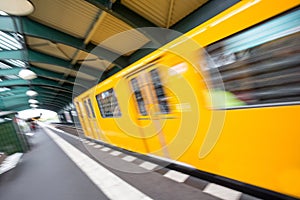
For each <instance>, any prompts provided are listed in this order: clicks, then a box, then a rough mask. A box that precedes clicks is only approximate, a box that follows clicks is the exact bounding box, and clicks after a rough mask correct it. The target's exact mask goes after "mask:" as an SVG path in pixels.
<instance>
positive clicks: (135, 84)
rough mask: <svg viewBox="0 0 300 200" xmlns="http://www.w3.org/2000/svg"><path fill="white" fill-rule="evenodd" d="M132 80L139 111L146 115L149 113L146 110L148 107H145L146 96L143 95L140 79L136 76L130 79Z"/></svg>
mask: <svg viewBox="0 0 300 200" xmlns="http://www.w3.org/2000/svg"><path fill="white" fill-rule="evenodd" d="M130 82H131V86H132V89H133V91H134V96H135V100H136V102H137V104H138V109H139V112H140V114H141V115H142V116H146V115H147V110H146V107H145V101H144V98H143V96H142V92H141V89H140V87H139V84H138V81H137V79H136V78H133V79H131V80H130Z"/></svg>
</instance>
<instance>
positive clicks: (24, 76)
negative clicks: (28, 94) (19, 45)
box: [19, 69, 37, 80]
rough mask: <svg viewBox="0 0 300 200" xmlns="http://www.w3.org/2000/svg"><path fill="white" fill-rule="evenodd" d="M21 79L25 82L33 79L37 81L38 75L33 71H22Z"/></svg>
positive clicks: (20, 73)
mask: <svg viewBox="0 0 300 200" xmlns="http://www.w3.org/2000/svg"><path fill="white" fill-rule="evenodd" d="M19 77H20V78H22V79H24V80H32V79H35V78H36V77H37V75H36V73H34V72H33V71H31V70H29V69H22V70H21V71H20V72H19Z"/></svg>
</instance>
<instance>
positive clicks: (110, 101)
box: [96, 88, 121, 118]
mask: <svg viewBox="0 0 300 200" xmlns="http://www.w3.org/2000/svg"><path fill="white" fill-rule="evenodd" d="M96 99H97V102H98V105H99V108H100V113H101V116H102V117H103V118H109V117H110V118H111V117H120V116H121V111H120V107H119V104H118V101H117V98H116V95H115V92H114V90H113V89H112V88H111V89H109V90H106V91H104V92H102V93H100V94H98V95H97V96H96Z"/></svg>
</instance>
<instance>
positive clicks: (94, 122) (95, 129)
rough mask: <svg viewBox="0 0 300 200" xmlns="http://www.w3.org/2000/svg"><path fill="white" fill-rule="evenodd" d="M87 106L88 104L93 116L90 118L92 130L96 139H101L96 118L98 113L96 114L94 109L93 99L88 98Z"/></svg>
mask: <svg viewBox="0 0 300 200" xmlns="http://www.w3.org/2000/svg"><path fill="white" fill-rule="evenodd" d="M87 106H88V109H89V110H90V113H91V118H90V120H89V121H90V124H91V125H92V129H93V130H92V131H93V133H94V136H95V137H94V138H95V139H99V140H101V136H100V129H99V127H98V125H97V119H96V115H95V111H94V109H93V104H92V101H91V99H90V98H88V99H87Z"/></svg>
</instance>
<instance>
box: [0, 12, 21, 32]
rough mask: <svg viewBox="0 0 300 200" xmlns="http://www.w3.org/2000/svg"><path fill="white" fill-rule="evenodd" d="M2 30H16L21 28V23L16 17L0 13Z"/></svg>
mask: <svg viewBox="0 0 300 200" xmlns="http://www.w3.org/2000/svg"><path fill="white" fill-rule="evenodd" d="M0 24H1V28H0V29H1V30H2V31H9V32H18V31H19V30H21V23H20V20H19V18H18V17H12V16H5V15H0Z"/></svg>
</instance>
